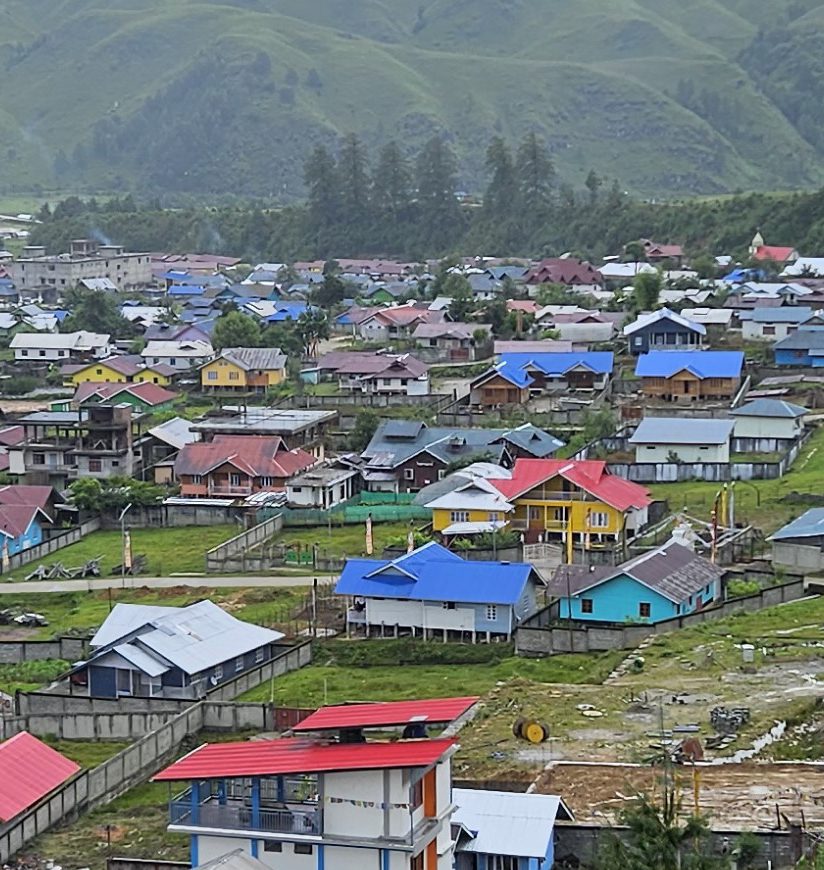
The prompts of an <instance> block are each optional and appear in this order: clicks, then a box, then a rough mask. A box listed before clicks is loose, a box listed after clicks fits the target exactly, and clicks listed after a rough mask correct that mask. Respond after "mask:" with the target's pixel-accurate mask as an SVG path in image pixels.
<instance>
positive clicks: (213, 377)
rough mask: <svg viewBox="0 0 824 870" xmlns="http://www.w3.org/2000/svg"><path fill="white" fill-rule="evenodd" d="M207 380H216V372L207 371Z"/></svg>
mask: <svg viewBox="0 0 824 870" xmlns="http://www.w3.org/2000/svg"><path fill="white" fill-rule="evenodd" d="M206 380H207V381H216V380H217V372H207V373H206Z"/></svg>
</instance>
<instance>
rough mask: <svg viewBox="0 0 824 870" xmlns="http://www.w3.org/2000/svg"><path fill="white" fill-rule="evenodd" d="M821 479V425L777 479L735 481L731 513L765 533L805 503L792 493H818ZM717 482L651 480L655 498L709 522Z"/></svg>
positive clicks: (823, 449) (823, 450) (823, 442)
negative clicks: (795, 500) (732, 510)
mask: <svg viewBox="0 0 824 870" xmlns="http://www.w3.org/2000/svg"><path fill="white" fill-rule="evenodd" d="M822 480H824V429H818V430H817V431H816V432H815V434H814V435H813V436H812V437H811V438H810V440H809V441H808V442H807V444H806V445H805V446H804V449H803V451H802V452H801V455H800V456H799V457H798V458H797V459H796V461H795V463H794V465H793V467H792V468H791V469H790V471H789V472H788V473H787V474H786V475H784V477H782V478H780V479H779V480H754V481H752V482H749V481H748V482H738V483H736V485H735V514H736V520H737V521H738V522H748V523H753V524H755V525H756V526H759V527H760V528H761V529H763V530H764V532H765V533H771V532H774V531H775V530H776V529H778V528H780V527H781V526H783V525H784V524H785V523H787V522H789V521H790V520H791V519H794V518H795V517H798V516H800V515H801V514H802V513H804V511H805V510H806V509H807V507H808V505H804V504H794V503H793V502H792V501H791V500H790V496H791V494H792V493H795V492H797V493H801V494H818V495H821V500H822V504H824V493H822V488H821V483H822ZM719 488H720V484H717V483H706V482H704V481H694V482H693V481H689V482H685V483H665V484H654V485H653V486H651V487H650V489H651V491H652V494H653V495H654V496H655V497H656V498H665V499H667V501H668V502H669V506H670V510H671V511H679V510H681V509H682V508H686V510H687V512H688V513H690V514H692V515H693V516H696V517H699V518H701V519H704V520H706V521H707V522H709V519H710V511H711V510H712V505H713V502H714V501H715V496H716V493H717V492H718V490H719Z"/></svg>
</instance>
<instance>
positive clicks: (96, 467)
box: [89, 459, 103, 472]
mask: <svg viewBox="0 0 824 870" xmlns="http://www.w3.org/2000/svg"><path fill="white" fill-rule="evenodd" d="M89 471H93V472H100V471H103V460H102V459H90V460H89Z"/></svg>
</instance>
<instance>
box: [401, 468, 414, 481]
mask: <svg viewBox="0 0 824 870" xmlns="http://www.w3.org/2000/svg"><path fill="white" fill-rule="evenodd" d="M403 479H404V480H414V479H415V469H414V468H404V470H403Z"/></svg>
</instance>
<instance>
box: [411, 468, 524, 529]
mask: <svg viewBox="0 0 824 870" xmlns="http://www.w3.org/2000/svg"><path fill="white" fill-rule="evenodd" d="M424 507H426V508H428V509H429V510H431V511H432V531H434V532H438V533H439V534H441V535H443V536H444V537H450V536H452V535H462V536H463V535H478V534H485V533H488V532H496V531H498V530H500V529H502V528H503V527H504V526H505V525H506V524H507V523H508V522H509V519H510V516H509V515H510V514H512V513H513V512H514V511H515V505H513V504H512V503H511V502H509V501H507V500H506V499H505V498H504V497H503V495H501V493H500V491H499V490H498V489H497V488H496V487H495V485H494V484H493V483H490V482H489V481H488V480H487V479H486V478H483V477H475V478H473V479H471V480H468V481H467V482H466V483H463V484H461V485H460V486H458V487H456V488H455V489H453V490H452V491H451V492H447V493H445V494H444V495H439V496H438V497H437V498H434V499H432V500H431V501H427V502H426V503H425V504H424Z"/></svg>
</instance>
